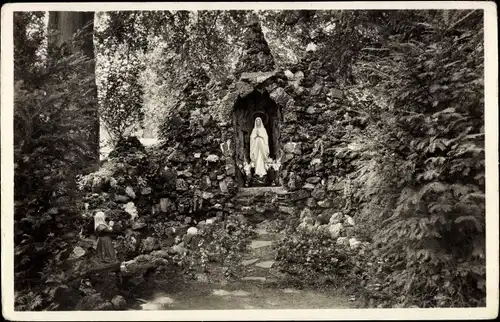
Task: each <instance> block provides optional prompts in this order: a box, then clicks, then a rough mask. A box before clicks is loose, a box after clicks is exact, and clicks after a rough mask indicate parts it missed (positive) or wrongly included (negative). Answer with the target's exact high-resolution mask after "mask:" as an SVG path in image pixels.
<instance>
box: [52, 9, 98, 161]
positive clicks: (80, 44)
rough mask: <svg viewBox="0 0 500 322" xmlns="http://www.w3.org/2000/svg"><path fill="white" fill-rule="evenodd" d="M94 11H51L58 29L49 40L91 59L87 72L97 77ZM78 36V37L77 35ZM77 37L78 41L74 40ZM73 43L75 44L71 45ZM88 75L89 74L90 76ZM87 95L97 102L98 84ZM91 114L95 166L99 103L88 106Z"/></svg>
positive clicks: (91, 135) (55, 26) (53, 28)
mask: <svg viewBox="0 0 500 322" xmlns="http://www.w3.org/2000/svg"><path fill="white" fill-rule="evenodd" d="M94 16H95V13H94V12H77V11H75V12H72V11H51V12H50V13H49V29H50V30H54V31H56V34H55V35H53V36H52V37H51V38H50V40H49V45H51V46H56V47H59V48H61V50H63V51H68V53H70V52H72V53H76V52H81V53H82V54H84V55H85V56H87V57H88V58H90V60H89V61H88V63H87V68H86V72H87V73H88V75H93V76H94V77H95V60H94V58H95V55H94V40H93V34H94ZM75 36H76V37H75ZM74 38H77V41H76V42H73V40H74ZM70 43H72V44H73V45H69V44H70ZM88 75H87V76H88ZM87 95H89V96H92V97H95V102H97V86H96V84H95V82H93V83H92V85H91V87H90V88H89V89H88V92H87ZM88 111H89V113H90V116H93V119H94V120H95V121H94V122H93V124H91V125H90V126H89V131H90V138H91V139H90V140H91V144H90V146H91V147H92V154H91V160H89V161H90V162H91V163H92V165H93V167H91V168H98V167H99V115H98V109H97V105H95V106H91V107H89V108H88Z"/></svg>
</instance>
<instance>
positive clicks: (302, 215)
mask: <svg viewBox="0 0 500 322" xmlns="http://www.w3.org/2000/svg"><path fill="white" fill-rule="evenodd" d="M312 215H313V213H312V211H311V209H309V208H307V207H306V208H304V209H302V211H301V212H300V218H305V217H312Z"/></svg>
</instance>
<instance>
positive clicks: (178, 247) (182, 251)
mask: <svg viewBox="0 0 500 322" xmlns="http://www.w3.org/2000/svg"><path fill="white" fill-rule="evenodd" d="M172 251H173V252H174V253H176V254H185V253H186V252H187V249H186V248H185V247H184V246H182V245H180V244H178V245H174V246H173V247H172Z"/></svg>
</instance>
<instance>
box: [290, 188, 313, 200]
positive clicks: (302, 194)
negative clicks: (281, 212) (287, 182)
mask: <svg viewBox="0 0 500 322" xmlns="http://www.w3.org/2000/svg"><path fill="white" fill-rule="evenodd" d="M290 198H291V199H292V200H293V201H298V200H303V199H307V198H309V193H308V192H307V191H306V190H297V191H293V192H292V193H291V194H290Z"/></svg>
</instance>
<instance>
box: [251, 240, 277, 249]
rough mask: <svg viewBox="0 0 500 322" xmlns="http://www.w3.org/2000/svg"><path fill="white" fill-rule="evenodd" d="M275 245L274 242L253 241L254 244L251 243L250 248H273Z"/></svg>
mask: <svg viewBox="0 0 500 322" xmlns="http://www.w3.org/2000/svg"><path fill="white" fill-rule="evenodd" d="M273 243H274V241H271V240H252V242H251V243H250V248H251V249H257V248H262V247H268V246H271V245H272V244H273Z"/></svg>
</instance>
